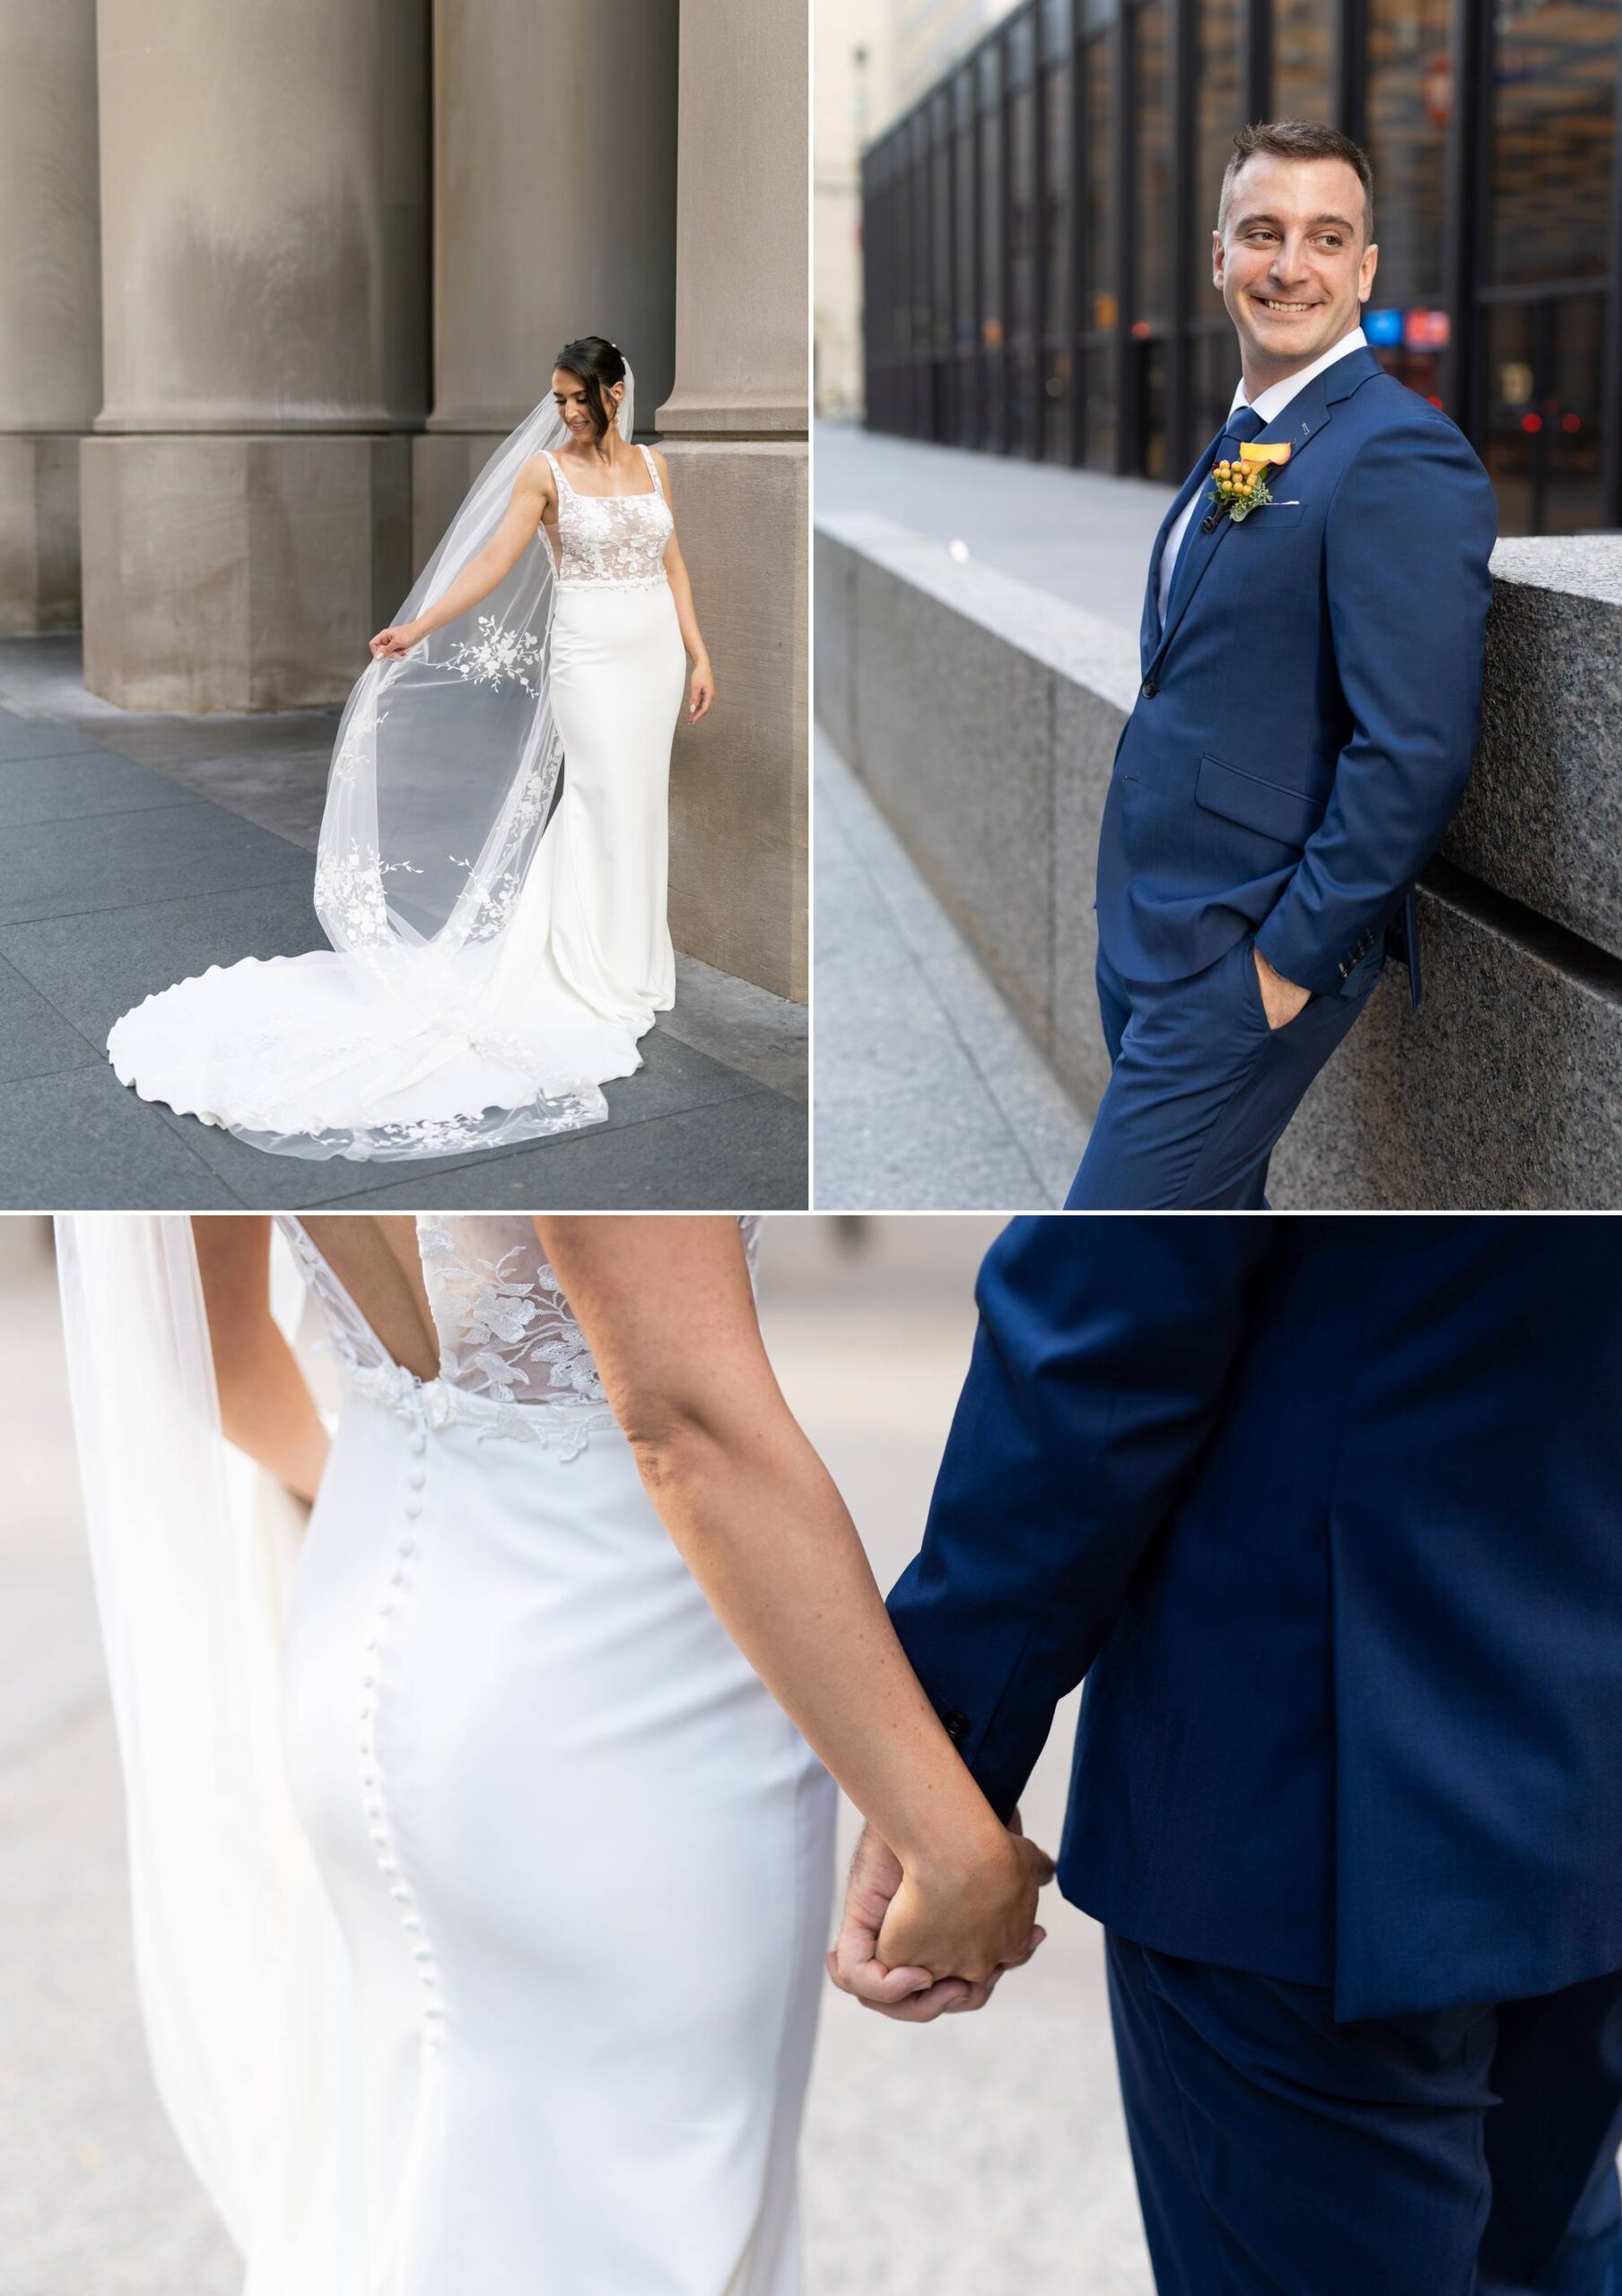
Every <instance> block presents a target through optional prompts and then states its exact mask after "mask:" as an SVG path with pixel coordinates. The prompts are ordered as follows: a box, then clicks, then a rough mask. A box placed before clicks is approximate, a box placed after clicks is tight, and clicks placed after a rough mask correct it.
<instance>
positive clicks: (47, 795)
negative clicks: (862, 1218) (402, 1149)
mask: <svg viewBox="0 0 1622 2296" xmlns="http://www.w3.org/2000/svg"><path fill="white" fill-rule="evenodd" d="M335 726H336V717H335V716H334V715H333V714H332V713H330V712H327V711H321V710H310V711H294V712H289V713H286V714H278V715H276V716H261V717H211V718H179V717H164V716H155V715H150V714H147V713H144V712H135V711H127V710H120V709H114V708H113V707H112V706H111V705H110V704H109V703H107V702H103V701H100V700H97V699H96V698H95V697H94V696H93V695H92V694H88V693H86V691H84V687H83V683H82V680H81V677H80V671H79V651H78V644H77V641H76V640H75V639H8V640H5V641H3V642H0V833H3V837H0V1173H3V1174H4V1180H3V1182H0V1187H3V1188H4V1202H5V1204H7V1205H13V1206H32V1205H39V1206H42V1207H47V1208H49V1209H52V1210H56V1209H59V1208H62V1207H64V1206H70V1207H73V1208H74V1209H78V1208H81V1207H83V1208H93V1207H103V1206H118V1205H126V1206H130V1207H140V1208H153V1207H168V1208H170V1209H179V1210H215V1209H218V1210H229V1209H231V1208H235V1207H240V1206H243V1205H246V1206H249V1207H250V1208H255V1209H270V1208H273V1207H277V1206H284V1207H289V1208H292V1207H296V1206H307V1207H314V1206H318V1205H328V1206H330V1205H354V1206H355V1208H356V1209H362V1208H365V1209H368V1210H385V1209H399V1210H411V1209H425V1208H433V1209H444V1210H450V1209H455V1208H458V1207H469V1208H476V1209H481V1210H484V1209H489V1210H497V1209H513V1210H519V1209H523V1210H532V1209H536V1208H537V1207H539V1208H545V1209H548V1210H561V1209H566V1208H567V1209H575V1208H578V1209H587V1210H622V1209H624V1210H632V1209H634V1210H646V1209H693V1210H699V1209H703V1208H707V1207H713V1208H716V1209H731V1208H733V1207H734V1206H738V1205H748V1206H750V1207H752V1208H755V1207H758V1208H761V1209H767V1208H772V1207H776V1206H798V1205H804V1203H805V1202H806V1185H807V1183H806V1160H807V1151H806V1130H807V1111H806V1106H805V1102H806V1091H807V1085H806V1068H807V1036H808V1024H807V1013H806V1010H805V1008H804V1007H803V1006H800V1005H791V1004H789V1003H787V1002H786V1001H785V1000H783V999H781V998H780V997H776V996H770V995H768V994H767V993H766V991H764V990H763V989H760V988H756V987H754V986H753V985H752V984H751V983H748V982H746V981H739V980H735V979H732V978H729V977H728V975H726V974H724V973H720V972H717V971H715V970H712V969H711V967H709V966H707V965H701V964H697V963H694V962H693V961H692V960H690V959H685V958H678V959H677V961H676V966H677V978H676V1009H675V1011H674V1012H673V1013H670V1014H668V1015H667V1016H666V1017H665V1019H664V1020H663V1021H661V1022H660V1023H659V1025H658V1027H657V1028H656V1029H655V1030H653V1031H652V1032H651V1033H650V1036H649V1037H648V1038H647V1039H646V1040H645V1042H644V1045H643V1059H644V1065H643V1066H642V1068H641V1070H640V1071H639V1072H638V1073H637V1074H635V1075H634V1076H631V1077H627V1078H625V1079H624V1082H622V1083H615V1084H610V1085H609V1086H608V1087H607V1088H606V1094H607V1100H608V1105H609V1111H610V1113H609V1119H608V1122H607V1123H606V1125H602V1126H597V1127H595V1128H593V1129H592V1130H590V1131H587V1132H581V1133H576V1134H572V1135H565V1136H563V1137H562V1138H560V1139H557V1140H553V1141H548V1142H544V1143H540V1144H528V1145H526V1146H519V1147H516V1148H510V1149H505V1150H501V1151H498V1152H494V1153H493V1154H484V1155H479V1156H475V1157H454V1156H452V1157H446V1158H441V1159H437V1160H435V1161H431V1162H425V1163H421V1164H412V1165H409V1166H406V1165H399V1164H379V1165H368V1164H363V1163H351V1162H348V1161H343V1160H334V1161H330V1162H327V1163H310V1162H304V1161H301V1160H299V1159H296V1158H292V1157H286V1156H267V1155H264V1154H261V1153H260V1152H258V1151H257V1150H255V1149H252V1148H249V1147H246V1146H244V1145H243V1144H242V1143H241V1142H240V1141H237V1140H234V1139H232V1138H231V1135H229V1134H228V1133H223V1132H221V1131H219V1130H217V1129H215V1128H214V1127H212V1126H207V1125H204V1124H201V1123H199V1122H198V1121H197V1120H196V1118H192V1117H182V1116H177V1115H175V1114H174V1113H173V1112H172V1111H171V1110H170V1109H162V1108H157V1107H153V1106H151V1105H149V1104H147V1103H145V1102H143V1101H141V1100H137V1099H136V1098H135V1094H134V1093H133V1092H130V1091H126V1090H125V1089H124V1087H123V1086H121V1085H120V1084H119V1083H118V1079H117V1078H116V1077H115V1076H114V1074H113V1073H112V1070H111V1068H110V1067H109V1065H108V1063H107V1057H106V1051H105V1045H106V1038H107V1031H108V1030H109V1027H110V1026H111V1024H112V1022H114V1021H115V1020H116V1019H117V1018H118V1014H119V1013H122V1012H124V1011H126V1009H127V1008H128V1007H129V1006H130V1005H134V1004H136V1003H138V1002H139V1001H140V999H141V998H142V997H144V996H148V995H150V994H151V993H152V992H153V991H154V990H156V989H159V988H162V987H167V986H168V985H169V984H170V982H171V981H174V980H178V979H179V978H182V977H184V976H186V975H187V974H191V973H196V972H200V971H202V970H205V968H206V967H207V966H209V965H214V964H219V965H228V964H231V963H234V962H235V961H237V960H238V959H239V958H241V957H247V956H256V957H261V958H267V957H272V956H275V955H278V954H281V955H290V956H291V955H296V954H299V953H301V952H303V951H305V950H307V949H314V948H319V947H324V946H325V945H326V944H325V942H324V940H323V938H322V935H321V933H320V929H319V927H318V925H317V923H316V918H315V914H314V910H313V909H312V907H311V885H312V881H313V875H314V869H313V861H312V856H313V853H314V850H315V846H316V840H317V836H318V831H319V827H320V818H321V805H322V800H323V796H324V793H325V789H326V781H327V761H328V758H329V755H330V752H331V748H332V741H333V734H334V729H335Z"/></svg>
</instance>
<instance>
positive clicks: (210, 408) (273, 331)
mask: <svg viewBox="0 0 1622 2296" xmlns="http://www.w3.org/2000/svg"><path fill="white" fill-rule="evenodd" d="M806 105H807V73H806V22H805V13H804V7H803V4H802V0H755V4H753V5H752V6H751V7H750V9H749V10H748V11H746V12H740V11H738V10H737V9H736V8H735V7H732V6H729V5H728V0H684V4H682V5H680V6H679V8H678V5H677V0H618V4H616V5H615V6H614V7H613V8H604V7H602V6H601V5H600V4H594V0H547V4H546V6H545V8H536V7H535V6H534V5H533V4H531V0H274V4H272V0H52V5H51V7H50V8H48V9H44V8H41V7H40V6H39V4H38V0H0V196H3V197H4V202H5V206H6V212H7V213H8V217H9V218H11V219H12V221H13V223H15V222H16V220H17V219H18V218H21V219H22V226H23V228H22V230H11V231H9V232H8V235H7V240H6V243H5V244H4V245H0V631H10V632H13V633H16V632H30V631H50V630H60V629H71V628H73V627H75V626H77V625H79V624H80V623H81V621H82V624H83V632H84V665H85V681H86V683H87V684H88V685H89V686H90V688H91V689H92V691H94V692H96V693H98V694H100V695H102V696H104V697H105V698H106V699H108V700H112V701H115V702H117V703H118V704H120V705H122V706H124V707H126V708H132V709H170V710H172V709H182V710H198V711H205V710H242V709H293V708H300V707H310V706H313V705H320V704H331V703H336V702H337V701H340V700H342V699H343V697H344V694H345V693H346V692H347V691H348V689H349V686H350V684H351V683H352V682H353V678H354V676H355V674H356V672H357V669H358V668H359V667H360V666H361V665H363V663H364V660H365V641H366V639H367V638H368V637H369V636H370V635H371V631H374V630H375V629H377V628H378V627H379V624H380V623H382V622H387V621H388V619H389V617H390V616H391V615H392V614H393V613H395V612H396V611H397V607H398V605H399V604H400V601H401V599H402V598H403V597H404V596H405V595H406V590H407V589H408V588H409V587H410V584H411V581H412V578H413V576H414V570H415V569H416V567H417V566H418V565H420V563H421V562H422V561H423V557H424V556H425V555H426V554H427V552H428V550H429V549H430V548H431V547H432V543H433V541H434V539H435V538H436V537H437V535H438V534H439V532H440V530H441V528H442V527H443V525H444V523H445V521H446V519H447V517H449V513H450V511H451V510H452V509H454V507H455V504H456V502H457V500H458V499H459V497H460V495H461V493H462V492H463V491H464V489H465V487H466V485H467V481H468V479H469V477H470V476H471V474H472V473H473V472H474V470H475V469H476V467H477V465H478V464H479V463H480V462H481V461H482V460H483V458H484V456H485V455H486V454H487V452H488V451H489V448H490V447H491V445H492V444H493V441H494V440H495V439H497V438H499V437H500V436H501V434H503V433H504V432H505V431H508V430H509V429H510V428H511V426H512V425H513V424H514V423H515V422H518V421H519V419H520V418H521V416H522V415H523V414H525V413H527V412H528V409H529V408H530V407H531V406H533V405H534V404H535V403H536V400H537V399H538V398H540V397H541V396H542V395H543V394H544V392H545V389H546V387H547V384H548V378H549V376H550V372H551V368H552V361H553V357H554V352H555V351H556V350H557V348H558V346H559V345H560V344H562V342H564V341H565V340H567V339H568V337H569V336H571V335H581V334H586V333H599V334H603V335H608V336H609V337H610V338H611V339H612V340H613V341H614V342H615V343H618V344H622V345H623V346H624V349H625V351H626V352H627V355H628V356H629V357H630V359H631V360H632V365H633V367H634V370H635V372H636V379H637V406H638V429H639V431H640V433H641V435H643V436H645V437H650V438H655V437H657V438H658V439H659V441H660V443H661V444H662V445H663V446H664V447H665V448H666V451H667V455H668V456H669V458H670V463H671V469H672V486H673V494H674V499H675V504H676V513H677V517H678V520H679V521H680V526H681V532H682V537H683V546H684V550H685V553H686V557H687V561H688V563H689V566H690V568H691V570H692V572H693V587H694V592H695V596H696V598H697V602H698V605H699V610H700V614H701V618H702V622H703V625H704V631H705V636H706V639H707V640H708V642H709V645H710V648H711V654H712V656H713V657H714V660H715V666H716V674H717V681H718V685H719V694H720V699H719V705H718V708H717V709H716V710H715V712H714V713H713V714H712V717H711V719H710V720H709V721H707V722H706V724H705V725H704V726H702V727H700V728H698V729H696V730H695V731H688V730H686V729H685V728H684V730H683V731H682V732H681V733H680V734H678V736H677V748H676V759H675V761H674V770H673V784H672V787H673V805H674V816H673V822H672V903H671V925H672V931H673V933H674V934H675V935H676V940H677V943H678V945H679V946H681V947H683V948H685V950H687V951H688V952H690V953H691V954H693V955H696V956H698V957H701V958H702V959H704V960H705V961H708V962H711V963H715V964H719V965H720V966H722V967H723V968H724V969H725V970H728V971H731V972H734V973H738V974H741V975H744V976H746V977H747V978H752V979H754V980H757V981H759V982H761V983H762V984H763V986H766V987H771V988H772V989H774V990H776V991H778V993H780V994H784V995H792V996H803V995H804V994H805V988H806V981H805V973H804V963H805V960H804V954H803V949H804V939H805V934H804V925H805V842H806V836H805V814H806V786H805V758H806V748H807V741H806V678H807V578H806V566H807V546H808V529H807V519H808V457H807V326H806V310H807V246H806V238H807V222H806V137H807V124H806V123H807V112H806ZM81 562H82V567H83V574H82V581H81V578H80V566H81ZM81 600H82V610H81Z"/></svg>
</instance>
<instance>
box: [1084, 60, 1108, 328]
mask: <svg viewBox="0 0 1622 2296" xmlns="http://www.w3.org/2000/svg"><path fill="white" fill-rule="evenodd" d="M1080 61H1081V69H1082V73H1083V75H1084V81H1083V94H1082V107H1083V135H1084V137H1085V148H1086V196H1085V197H1084V199H1083V201H1082V210H1081V230H1082V239H1083V249H1082V253H1083V271H1084V276H1085V278H1086V296H1087V303H1088V309H1087V311H1086V325H1087V326H1088V327H1113V326H1114V325H1115V291H1116V290H1115V175H1114V157H1115V144H1114V138H1115V112H1114V107H1113V102H1112V94H1113V91H1112V88H1111V85H1110V81H1111V70H1110V62H1111V42H1110V39H1109V38H1108V36H1107V34H1105V33H1103V32H1097V33H1094V36H1093V38H1092V39H1089V40H1087V41H1086V43H1085V44H1084V45H1083V48H1082V50H1081V58H1080Z"/></svg>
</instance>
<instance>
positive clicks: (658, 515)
mask: <svg viewBox="0 0 1622 2296" xmlns="http://www.w3.org/2000/svg"><path fill="white" fill-rule="evenodd" d="M545 451H546V459H547V461H548V462H549V463H550V464H551V465H552V474H553V477H554V479H555V481H556V483H557V502H558V515H557V544H558V570H557V578H558V587H559V588H560V589H565V590H566V589H571V588H574V587H578V586H579V585H580V584H583V583H588V582H590V583H598V582H613V583H615V584H617V585H618V586H619V587H622V588H623V587H626V586H627V585H630V586H631V587H635V588H638V589H654V588H657V587H658V586H659V585H660V584H662V583H663V582H664V581H665V579H666V574H665V545H666V544H667V542H668V541H669V539H670V537H671V535H673V534H674V533H675V531H676V521H675V519H674V518H673V517H671V515H670V506H669V504H668V503H667V501H666V500H665V490H664V488H663V487H662V486H661V485H660V484H659V474H658V468H657V466H656V465H655V463H654V460H653V457H652V456H651V455H650V453H649V451H648V449H647V448H646V447H644V448H642V449H641V454H642V459H643V461H644V462H645V463H646V464H647V465H648V475H649V477H650V479H651V480H652V481H653V491H652V492H651V493H650V494H580V493H577V491H575V489H574V487H573V486H572V485H571V483H570V480H569V475H568V473H567V472H566V471H565V470H564V469H563V467H562V464H561V463H560V462H559V461H558V458H557V457H556V456H555V455H554V454H553V453H552V452H551V450H550V449H549V448H548V449H546V450H545Z"/></svg>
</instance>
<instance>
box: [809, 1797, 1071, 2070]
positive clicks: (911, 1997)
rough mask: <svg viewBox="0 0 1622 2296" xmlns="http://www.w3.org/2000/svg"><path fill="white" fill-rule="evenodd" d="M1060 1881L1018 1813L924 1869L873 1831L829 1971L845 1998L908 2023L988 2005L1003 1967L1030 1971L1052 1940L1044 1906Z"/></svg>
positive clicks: (853, 1879)
mask: <svg viewBox="0 0 1622 2296" xmlns="http://www.w3.org/2000/svg"><path fill="white" fill-rule="evenodd" d="M1052 1878H1053V1861H1052V1859H1051V1857H1049V1856H1048V1854H1047V1852H1046V1851H1045V1850H1042V1849H1039V1848H1037V1847H1036V1844H1035V1843H1034V1842H1033V1841H1027V1840H1026V1839H1025V1835H1024V1833H1023V1832H1022V1831H1020V1826H1019V1813H1018V1812H1017V1811H1016V1813H1015V1815H1014V1821H1013V1823H1012V1825H1011V1826H1009V1827H1008V1828H1007V1830H1006V1831H1005V1830H1003V1829H1001V1828H998V1829H997V1831H996V1833H995V1834H994V1835H992V1836H991V1837H990V1838H988V1839H986V1840H984V1841H983V1842H981V1843H979V1844H976V1845H974V1846H972V1847H970V1848H966V1849H965V1850H964V1852H963V1853H962V1854H960V1855H955V1856H953V1857H947V1858H945V1859H942V1860H940V1861H939V1862H932V1861H930V1862H925V1863H922V1864H920V1865H916V1866H905V1865H903V1862H902V1860H901V1859H900V1858H899V1857H897V1856H896V1855H895V1852H894V1850H893V1849H891V1848H890V1847H889V1846H888V1844H887V1843H886V1842H885V1841H882V1840H881V1839H879V1837H878V1835H877V1834H876V1833H875V1832H874V1831H873V1829H872V1828H871V1826H868V1828H866V1829H865V1830H864V1831H863V1834H862V1837H861V1839H860V1841H859V1843H858V1844H857V1849H856V1856H855V1858H854V1859H853V1860H852V1862H851V1866H850V1882H849V1883H848V1885H847V1887H846V1892H845V1910H844V1918H843V1919H842V1922H841V1924H840V1930H839V1935H838V1937H837V1939H836V1940H835V1942H834V1944H833V1950H832V1952H830V1953H829V1955H828V1975H829V1976H830V1977H831V1978H832V1979H833V1982H834V1984H835V1985H836V1986H838V1987H839V1989H840V1991H841V1992H842V1993H849V1994H852V1995H854V1996H855V1997H856V1999H857V2000H858V2001H859V2002H860V2003H861V2004H862V2005H863V2006H864V2007H865V2008H868V2009H876V2010H878V2011H879V2012H880V2013H882V2014H883V2015H885V2016H886V2017H894V2018H896V2019H898V2020H899V2021H900V2022H902V2023H903V2024H909V2025H926V2024H928V2023H929V2022H930V2021H931V2020H932V2019H934V2018H936V2017H938V2016H941V2015H942V2014H943V2013H951V2012H962V2011H964V2010H970V2009H983V2008H984V2006H985V2005H986V2003H987V2002H988V2001H989V2000H990V1997H991V1995H992V1992H993V1991H994V1989H995V1988H996V1987H997V1984H998V1980H999V1979H1001V1977H1002V1975H1003V1973H1004V1971H1005V1970H1012V1969H1019V1968H1021V1967H1023V1966H1024V1964H1025V1962H1026V1961H1029V1960H1030V1958H1031V1956H1032V1954H1033V1952H1035V1951H1036V1948H1037V1947H1038V1946H1039V1945H1040V1944H1042V1939H1043V1938H1044V1937H1045V1936H1046V1935H1047V1932H1046V1930H1045V1929H1042V1928H1041V1927H1039V1926H1037V1923H1036V1900H1037V1896H1038V1893H1039V1892H1041V1891H1042V1889H1043V1888H1044V1887H1045V1886H1046V1884H1047V1883H1049V1882H1051V1880H1052Z"/></svg>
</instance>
